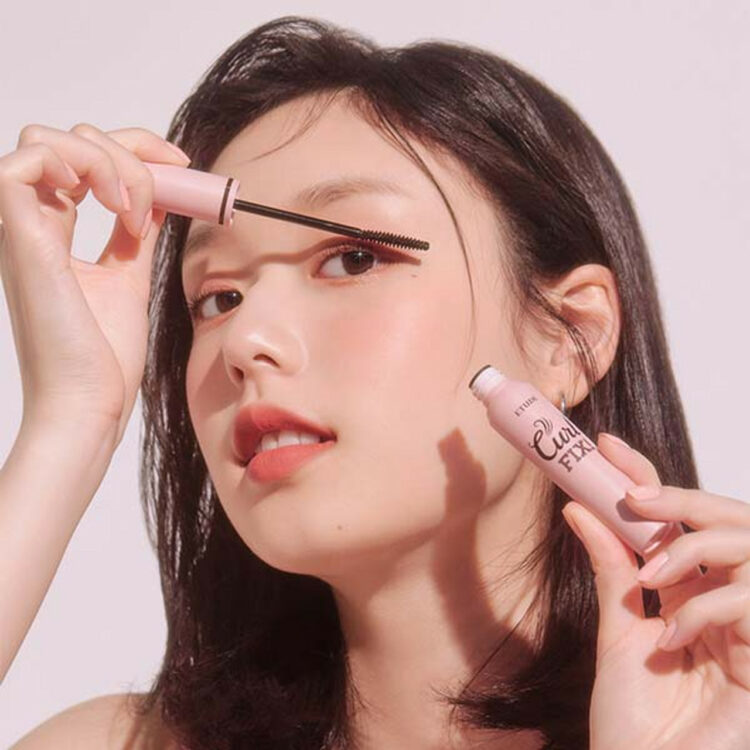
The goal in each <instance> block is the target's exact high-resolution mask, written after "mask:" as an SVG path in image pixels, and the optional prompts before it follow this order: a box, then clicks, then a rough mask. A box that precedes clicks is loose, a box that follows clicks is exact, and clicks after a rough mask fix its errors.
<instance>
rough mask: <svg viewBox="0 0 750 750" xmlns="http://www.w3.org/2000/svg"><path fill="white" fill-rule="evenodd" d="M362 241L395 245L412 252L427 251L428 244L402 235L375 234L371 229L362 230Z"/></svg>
mask: <svg viewBox="0 0 750 750" xmlns="http://www.w3.org/2000/svg"><path fill="white" fill-rule="evenodd" d="M360 236H361V238H362V239H363V240H371V241H372V242H382V243H383V244H384V245H396V246H397V247H398V246H400V247H410V248H412V249H413V250H428V249H429V247H430V243H429V242H425V241H424V240H416V239H414V238H413V237H407V236H406V235H404V234H390V233H389V232H377V231H374V230H372V229H363V230H362V234H361V235H360Z"/></svg>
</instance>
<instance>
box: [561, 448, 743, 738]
mask: <svg viewBox="0 0 750 750" xmlns="http://www.w3.org/2000/svg"><path fill="white" fill-rule="evenodd" d="M597 447H598V448H599V450H600V451H601V453H602V454H604V456H605V457H606V458H607V459H608V460H609V461H611V462H612V463H613V464H614V465H615V466H616V467H617V468H618V469H620V470H621V471H622V472H623V473H625V474H627V475H628V476H629V477H630V478H631V479H632V480H633V481H634V482H636V483H637V484H638V485H642V486H643V485H649V486H651V487H654V488H656V489H657V491H658V494H657V496H656V497H654V498H653V499H650V500H645V499H643V500H637V499H636V498H635V497H631V496H630V495H629V494H628V495H626V502H627V503H628V505H629V506H630V507H631V508H632V509H633V510H634V511H636V512H637V513H638V514H639V515H641V516H643V517H644V518H649V519H654V520H662V521H677V522H679V521H682V522H684V523H685V524H686V525H687V526H689V527H690V528H691V529H695V531H693V532H690V533H687V534H679V535H677V534H673V535H672V536H670V537H669V539H668V540H667V541H666V542H665V543H663V544H662V545H660V546H659V549H658V552H662V551H664V552H666V553H667V554H668V556H669V559H668V561H667V563H666V564H665V565H664V566H663V567H662V568H661V569H660V570H659V572H658V574H657V575H655V576H654V577H653V578H652V579H651V580H650V581H648V582H639V580H638V578H637V576H638V572H639V571H638V563H637V561H636V558H635V554H634V553H633V551H632V550H631V549H630V547H629V546H627V545H626V544H625V543H624V542H622V541H621V540H620V538H619V537H618V536H617V535H615V534H614V533H613V532H612V531H611V530H610V529H609V528H608V527H607V526H605V525H604V524H603V523H601V522H600V521H599V519H598V518H597V517H596V516H595V515H594V514H593V513H591V512H589V511H588V510H587V509H586V508H585V507H584V506H583V505H581V504H580V503H576V502H570V503H568V504H567V505H566V506H565V509H564V511H563V514H564V516H565V519H566V521H567V522H568V524H569V525H570V526H571V528H572V529H573V531H574V532H575V533H576V535H577V536H578V538H579V539H580V540H581V541H582V542H583V544H584V546H585V547H586V550H587V552H588V554H589V558H590V560H591V564H592V566H593V569H594V573H595V577H596V590H597V597H598V602H599V630H598V640H597V653H596V679H595V681H594V689H593V693H592V697H591V708H590V714H589V725H590V729H591V742H590V747H591V750H626V749H627V750H633V748H638V750H748V749H749V748H750V504H748V503H746V502H743V501H741V500H734V499H732V498H729V497H724V496H722V495H713V494H711V493H709V492H704V491H703V490H696V489H682V488H680V487H670V486H662V485H661V482H660V481H659V475H658V474H657V472H656V469H655V468H654V465H653V464H652V463H651V462H650V461H649V460H648V459H647V458H645V456H643V455H642V454H641V453H639V452H638V451H636V450H633V449H631V448H629V447H627V446H626V445H624V444H623V445H620V444H618V443H616V442H615V441H613V440H611V439H608V438H607V437H606V436H605V435H604V434H603V433H602V434H600V436H599V440H598V444H597ZM658 552H657V554H658ZM654 557H655V555H654V553H651V554H650V555H648V556H647V559H646V562H647V563H648V562H649V561H650V560H651V559H653V558H654ZM698 564H702V565H704V566H706V567H707V569H708V572H707V573H706V574H705V575H702V576H700V577H692V578H690V579H688V577H689V576H690V573H691V571H693V572H694V576H695V574H696V573H697V572H698V569H697V566H698ZM644 567H645V566H644ZM683 578H685V579H686V580H681V579H683ZM641 586H644V587H646V588H655V589H658V591H659V598H660V600H661V605H662V606H661V610H660V612H659V614H660V616H659V617H649V618H646V617H645V614H644V610H643V600H642V592H641ZM671 624H675V625H676V628H677V629H676V631H675V632H674V634H673V636H672V638H671V640H670V641H669V643H668V644H666V645H661V647H659V646H657V641H658V640H659V638H660V636H662V634H664V633H665V632H666V631H667V630H668V626H669V625H671Z"/></svg>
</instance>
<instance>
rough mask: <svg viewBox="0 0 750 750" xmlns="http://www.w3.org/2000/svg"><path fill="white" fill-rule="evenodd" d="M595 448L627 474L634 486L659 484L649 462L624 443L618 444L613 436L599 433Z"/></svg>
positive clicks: (657, 476)
mask: <svg viewBox="0 0 750 750" xmlns="http://www.w3.org/2000/svg"><path fill="white" fill-rule="evenodd" d="M596 447H597V448H598V449H599V451H600V452H601V453H602V454H604V457H605V458H606V459H607V460H608V461H610V462H611V463H613V464H614V465H615V466H616V467H617V468H618V469H620V471H622V472H623V473H625V474H627V475H628V476H629V477H630V478H631V479H632V480H633V481H634V482H635V483H636V484H656V485H660V484H661V481H660V480H659V473H658V472H657V471H656V467H655V466H654V465H653V464H652V463H651V461H649V460H648V459H647V458H646V457H645V456H644V455H643V454H642V453H639V452H638V451H637V450H635V449H634V448H631V447H630V446H628V445H627V444H626V443H618V442H617V440H615V439H613V436H611V435H609V434H608V433H606V432H600V433H599V435H598V438H597V443H596Z"/></svg>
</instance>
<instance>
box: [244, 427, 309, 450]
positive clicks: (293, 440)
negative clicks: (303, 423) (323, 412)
mask: <svg viewBox="0 0 750 750" xmlns="http://www.w3.org/2000/svg"><path fill="white" fill-rule="evenodd" d="M322 440H323V438H322V437H320V435H311V434H310V433H308V432H297V431H295V430H277V431H276V432H267V433H266V434H265V435H263V439H262V440H261V441H260V443H259V444H258V447H257V448H256V449H255V452H256V454H257V453H262V452H263V451H269V450H273V449H274V448H281V447H283V446H284V445H307V444H309V443H320V442H322Z"/></svg>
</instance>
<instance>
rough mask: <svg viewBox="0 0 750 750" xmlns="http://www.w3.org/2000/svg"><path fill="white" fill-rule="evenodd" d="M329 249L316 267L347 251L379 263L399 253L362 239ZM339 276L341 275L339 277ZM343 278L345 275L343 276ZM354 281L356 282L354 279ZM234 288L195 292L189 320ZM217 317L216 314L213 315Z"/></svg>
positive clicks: (365, 273) (189, 302)
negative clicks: (217, 295) (364, 254)
mask: <svg viewBox="0 0 750 750" xmlns="http://www.w3.org/2000/svg"><path fill="white" fill-rule="evenodd" d="M328 250H329V251H326V252H325V257H324V258H323V259H322V261H321V262H320V265H319V266H318V268H319V269H320V267H322V266H323V265H324V264H325V263H326V262H327V261H328V260H329V259H330V258H333V257H335V256H337V255H348V254H349V253H357V252H366V253H369V254H371V255H374V256H375V257H376V258H378V260H379V261H381V265H382V264H383V263H384V264H385V265H389V264H391V263H395V262H397V260H398V258H399V256H400V253H397V252H395V251H393V250H391V251H388V250H386V249H384V246H383V245H380V244H379V243H368V242H364V241H362V240H354V241H352V242H346V243H343V244H340V245H335V246H334V247H332V248H329V249H328ZM367 275H369V272H368V271H364V272H363V273H360V274H354V275H353V276H349V277H348V278H351V279H357V278H358V277H359V276H367ZM340 278H341V277H340ZM344 278H345V277H344ZM355 283H357V282H356V281H355ZM233 291H234V289H230V288H226V287H224V288H220V289H210V290H208V291H206V292H203V293H199V294H196V295H194V296H192V297H190V298H189V299H187V300H186V302H187V308H188V312H189V314H190V318H191V320H193V321H194V322H196V321H197V320H198V319H199V315H198V309H199V308H200V306H201V305H202V304H203V303H204V301H205V300H207V299H208V298H209V297H212V296H213V295H214V294H221V293H222V292H233ZM214 317H217V316H214ZM208 320H213V318H209V319H208Z"/></svg>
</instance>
